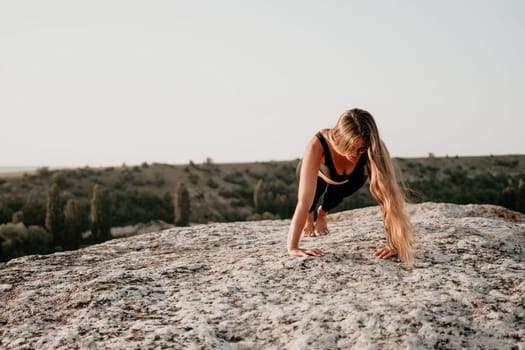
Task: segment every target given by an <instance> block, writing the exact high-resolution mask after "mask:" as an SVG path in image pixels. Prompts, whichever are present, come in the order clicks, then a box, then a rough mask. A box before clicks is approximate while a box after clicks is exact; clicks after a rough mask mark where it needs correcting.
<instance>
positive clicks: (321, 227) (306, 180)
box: [288, 108, 413, 266]
mask: <svg viewBox="0 0 525 350" xmlns="http://www.w3.org/2000/svg"><path fill="white" fill-rule="evenodd" d="M298 177H299V194H298V202H297V207H296V208H295V213H294V215H293V218H292V223H291V225H290V230H289V233H288V253H289V254H290V255H291V256H309V255H314V256H322V255H324V253H323V252H322V251H321V250H320V249H301V248H299V239H300V236H301V232H302V233H303V234H304V235H305V236H313V235H315V236H319V235H325V234H327V233H328V228H327V224H326V215H327V214H328V212H329V211H330V210H332V209H333V208H334V207H335V206H336V205H338V204H339V203H340V202H341V201H342V200H343V199H344V198H345V197H347V196H350V195H351V194H352V193H354V192H355V191H357V190H358V189H359V188H360V187H361V186H362V185H363V184H364V183H365V182H366V180H367V179H369V181H370V192H371V193H372V195H373V196H374V198H375V199H376V200H377V202H378V203H379V205H380V206H381V210H382V213H383V219H384V225H385V229H386V235H387V246H386V247H384V248H381V249H378V250H377V251H376V252H375V254H374V255H375V256H377V257H379V258H382V259H388V258H390V257H393V256H397V257H398V258H399V259H400V260H402V261H403V262H405V263H406V264H407V265H409V266H410V265H412V260H413V258H412V237H413V229H412V225H411V223H410V221H409V219H408V216H407V214H406V211H405V197H404V194H403V192H402V191H401V189H400V188H399V186H398V184H397V181H396V175H395V172H394V168H393V165H392V160H391V158H390V154H389V152H388V150H387V148H386V146H385V144H384V143H383V141H382V140H381V138H380V137H379V131H378V130H377V126H376V123H375V121H374V118H373V117H372V115H371V114H370V113H368V112H367V111H364V110H361V109H357V108H356V109H351V110H348V111H345V112H344V113H343V114H342V115H341V117H340V118H339V121H338V122H337V125H336V126H335V127H334V128H333V129H324V130H321V131H320V132H319V133H317V135H316V136H315V137H313V138H312V139H311V140H310V142H309V143H308V146H307V147H306V151H305V154H304V157H303V159H302V161H301V163H300V164H299V165H298ZM323 194H324V196H323V201H322V203H321V206H320V207H319V210H318V212H317V214H318V215H317V222H316V223H314V210H315V208H316V206H317V202H318V201H319V199H320V198H321V196H322V195H323Z"/></svg>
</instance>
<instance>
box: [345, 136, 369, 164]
mask: <svg viewBox="0 0 525 350" xmlns="http://www.w3.org/2000/svg"><path fill="white" fill-rule="evenodd" d="M366 150H367V148H366V142H365V140H364V139H362V138H358V139H356V140H355V141H354V144H353V145H352V147H351V148H350V149H349V150H347V151H346V152H345V153H344V154H343V156H344V157H345V158H346V159H348V160H354V159H357V158H359V156H361V155H362V154H364V153H366Z"/></svg>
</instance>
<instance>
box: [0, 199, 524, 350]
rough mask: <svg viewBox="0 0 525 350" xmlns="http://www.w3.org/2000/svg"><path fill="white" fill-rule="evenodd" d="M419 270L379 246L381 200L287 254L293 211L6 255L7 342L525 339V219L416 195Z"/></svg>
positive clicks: (232, 345)
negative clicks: (310, 250) (308, 254)
mask: <svg viewBox="0 0 525 350" xmlns="http://www.w3.org/2000/svg"><path fill="white" fill-rule="evenodd" d="M409 210H410V213H411V217H412V221H413V223H414V225H415V227H416V230H417V231H418V238H419V239H418V243H417V252H416V267H415V268H414V269H408V268H406V267H404V265H402V264H400V263H397V262H395V261H393V260H389V261H384V260H378V259H376V258H374V257H373V252H374V250H375V249H376V248H377V247H380V246H382V245H383V244H384V242H385V239H384V231H383V226H382V219H381V215H380V211H379V208H378V207H370V208H364V209H358V210H353V211H348V212H343V213H337V214H334V215H332V216H331V222H330V229H331V234H330V235H328V236H325V237H320V238H303V239H302V240H301V245H302V246H304V247H307V246H309V247H313V246H315V247H318V248H321V249H324V250H325V252H326V253H327V254H326V255H325V256H324V257H322V258H313V257H312V258H308V259H301V258H293V257H288V256H287V254H286V248H285V247H286V236H287V230H288V225H289V223H290V221H289V220H278V221H258V222H237V223H221V224H210V225H199V226H192V227H187V228H174V229H169V230H165V231H161V232H158V233H149V234H143V235H138V236H134V237H129V238H123V239H117V240H113V241H109V242H106V243H104V244H100V245H96V246H91V247H88V248H85V249H82V250H78V251H72V252H63V253H56V254H53V255H48V256H27V257H22V258H19V259H15V260H12V261H10V262H8V263H6V264H0V348H2V349H72V348H79V349H95V348H97V349H101V348H103V349H164V348H170V349H210V348H215V349H463V348H466V349H525V257H524V255H525V216H524V215H522V214H518V213H514V212H510V211H508V210H506V209H503V208H499V207H494V206H488V205H483V206H481V205H464V206H460V205H452V204H434V203H423V204H418V205H410V207H409Z"/></svg>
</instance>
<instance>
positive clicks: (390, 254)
mask: <svg viewBox="0 0 525 350" xmlns="http://www.w3.org/2000/svg"><path fill="white" fill-rule="evenodd" d="M390 257H392V252H388V253H386V254H383V256H382V257H381V259H388V258H390Z"/></svg>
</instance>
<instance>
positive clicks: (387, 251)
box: [374, 247, 397, 259]
mask: <svg viewBox="0 0 525 350" xmlns="http://www.w3.org/2000/svg"><path fill="white" fill-rule="evenodd" d="M374 255H375V256H377V257H379V258H380V259H389V258H391V257H394V256H397V249H395V248H389V247H384V248H380V249H378V250H376V252H375V253H374Z"/></svg>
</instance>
